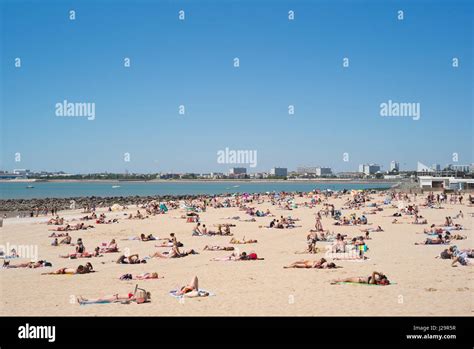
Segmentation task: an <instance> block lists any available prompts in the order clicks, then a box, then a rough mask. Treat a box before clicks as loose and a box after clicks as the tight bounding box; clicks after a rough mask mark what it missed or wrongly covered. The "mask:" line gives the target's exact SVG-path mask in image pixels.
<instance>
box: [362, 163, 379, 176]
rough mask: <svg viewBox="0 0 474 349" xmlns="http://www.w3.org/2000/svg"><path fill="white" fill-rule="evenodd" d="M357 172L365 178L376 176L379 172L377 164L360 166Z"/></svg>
mask: <svg viewBox="0 0 474 349" xmlns="http://www.w3.org/2000/svg"><path fill="white" fill-rule="evenodd" d="M359 172H360V173H363V174H365V175H366V176H369V175H373V174H376V173H377V172H380V166H379V165H377V164H360V165H359Z"/></svg>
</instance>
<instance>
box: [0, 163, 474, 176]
mask: <svg viewBox="0 0 474 349" xmlns="http://www.w3.org/2000/svg"><path fill="white" fill-rule="evenodd" d="M392 161H394V160H392ZM392 161H391V162H389V163H388V166H383V165H381V164H379V163H361V164H358V165H357V166H355V167H354V168H351V169H349V170H347V171H336V170H334V168H333V167H331V166H310V167H308V168H314V169H316V168H319V169H320V168H323V169H326V168H328V169H330V170H331V171H332V174H337V173H343V172H364V171H361V168H360V167H361V166H363V165H365V166H367V165H375V166H380V172H382V173H385V172H391V171H392V169H391V168H390V165H391V163H392ZM397 163H398V162H397ZM420 165H421V166H420ZM450 166H451V167H453V168H456V167H473V166H474V163H446V164H441V163H439V162H435V163H434V164H432V165H428V166H427V165H424V164H423V163H421V162H417V164H416V165H415V166H411V167H408V168H401V167H400V168H399V171H400V172H423V171H426V170H428V169H430V170H433V171H441V170H443V169H444V168H448V167H450ZM240 168H243V169H245V171H244V172H241V171H239V169H240ZM275 168H282V169H286V170H287V171H288V173H290V172H291V173H296V172H299V171H298V170H299V169H301V168H302V167H301V166H297V167H296V168H290V167H285V166H272V167H270V168H267V169H262V170H257V169H252V168H250V167H249V166H229V167H227V168H226V169H223V170H218V171H217V170H210V169H207V170H203V171H197V172H193V171H180V172H178V171H175V172H170V171H160V170H158V171H155V172H153V171H151V172H138V171H137V172H136V171H130V170H128V169H124V170H123V171H118V172H114V171H99V172H94V171H90V172H68V171H66V170H61V169H60V170H54V171H53V170H46V169H30V168H20V167H17V168H13V169H5V168H0V172H8V173H14V172H15V171H17V172H18V171H29V172H31V173H42V172H44V173H65V174H74V175H84V174H94V173H95V174H98V173H111V174H113V173H117V174H127V173H135V174H156V173H176V174H178V173H181V174H184V173H196V174H204V173H224V174H228V173H232V171H231V170H232V169H237V170H238V171H237V173H236V174H241V173H247V174H249V173H269V174H270V173H271V172H272V170H273V169H275ZM310 172H311V171H310ZM374 173H375V172H374ZM326 174H328V173H326ZM323 175H324V171H323Z"/></svg>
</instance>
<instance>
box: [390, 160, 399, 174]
mask: <svg viewBox="0 0 474 349" xmlns="http://www.w3.org/2000/svg"><path fill="white" fill-rule="evenodd" d="M394 171H396V172H400V163H399V162H398V161H395V160H393V161H392V162H390V172H394Z"/></svg>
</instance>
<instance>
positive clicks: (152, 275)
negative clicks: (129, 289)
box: [120, 272, 163, 280]
mask: <svg viewBox="0 0 474 349" xmlns="http://www.w3.org/2000/svg"><path fill="white" fill-rule="evenodd" d="M152 279H163V276H159V275H158V273H156V272H153V273H141V274H138V275H137V276H135V277H134V276H133V275H132V274H124V275H122V276H121V277H120V280H152Z"/></svg>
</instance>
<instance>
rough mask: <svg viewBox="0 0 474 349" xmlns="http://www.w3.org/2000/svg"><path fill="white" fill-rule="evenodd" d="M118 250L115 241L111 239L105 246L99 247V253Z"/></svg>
mask: <svg viewBox="0 0 474 349" xmlns="http://www.w3.org/2000/svg"><path fill="white" fill-rule="evenodd" d="M115 252H119V249H118V245H117V242H116V241H115V239H112V240H111V241H110V242H109V244H108V245H107V246H106V247H103V248H101V249H100V253H115Z"/></svg>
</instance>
